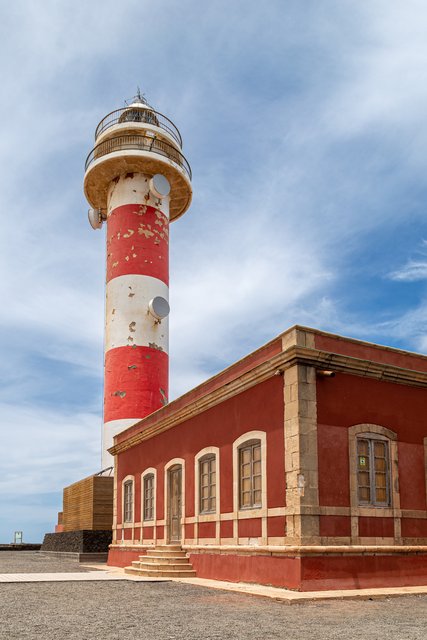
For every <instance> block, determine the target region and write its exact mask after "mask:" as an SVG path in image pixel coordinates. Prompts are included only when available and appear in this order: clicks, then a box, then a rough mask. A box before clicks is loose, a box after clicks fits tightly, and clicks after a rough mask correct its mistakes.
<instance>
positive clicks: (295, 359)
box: [108, 345, 427, 455]
mask: <svg viewBox="0 0 427 640" xmlns="http://www.w3.org/2000/svg"><path fill="white" fill-rule="evenodd" d="M294 365H305V366H308V367H314V368H315V369H328V370H332V371H335V372H340V373H346V374H349V375H355V376H359V377H364V378H372V379H374V380H380V381H382V382H393V383H396V384H404V385H407V386H412V387H422V388H427V372H423V371H414V370H412V369H404V368H401V367H397V366H395V365H391V364H386V363H380V362H374V361H372V360H364V359H362V358H354V357H351V356H344V355H340V354H338V353H330V352H327V351H320V350H318V349H310V348H307V347H301V346H297V345H293V346H291V347H290V348H289V349H287V350H286V351H284V352H282V353H279V354H277V355H276V356H273V357H272V358H270V359H269V360H267V362H263V363H262V364H259V365H257V366H256V367H254V368H253V369H251V370H250V371H248V372H246V373H243V374H242V375H241V376H239V377H238V378H236V379H235V380H232V381H230V382H228V383H226V384H224V385H223V386H221V387H219V388H218V389H214V390H213V391H211V392H209V393H207V394H206V395H205V396H202V397H201V398H198V399H197V400H194V401H192V402H190V403H189V404H187V405H185V406H184V407H181V408H179V409H177V410H176V411H175V412H173V413H171V414H170V415H167V416H165V417H164V418H163V417H161V416H159V420H157V421H156V422H154V424H151V425H147V426H146V427H145V428H144V423H145V422H146V421H148V420H149V419H150V417H151V416H147V418H145V419H144V420H142V421H141V423H140V424H141V431H139V432H138V433H134V434H132V435H130V436H129V438H127V439H126V440H123V441H121V442H119V443H117V444H115V445H114V446H113V447H111V448H110V449H109V450H108V451H109V452H110V453H111V454H112V455H117V454H118V453H121V452H123V451H126V450H127V449H130V448H131V447H134V446H135V445H137V444H139V443H141V442H143V441H144V440H148V439H150V438H153V437H154V436H156V435H159V434H160V433H163V432H164V431H168V430H169V429H172V428H173V427H176V426H177V425H179V424H181V423H182V422H185V421H186V420H189V419H190V418H193V417H194V416H197V415H198V414H200V413H203V412H204V411H206V410H207V409H210V408H211V407H214V406H216V405H217V404H220V403H221V402H224V401H226V400H228V399H229V398H232V397H234V396H236V395H238V394H239V393H242V392H243V391H246V390H247V389H250V388H251V387H253V386H255V385H257V384H260V383H261V382H264V381H265V380H268V379H269V378H271V377H272V376H274V375H281V374H282V373H284V372H285V371H286V369H289V368H290V367H292V366H294Z"/></svg>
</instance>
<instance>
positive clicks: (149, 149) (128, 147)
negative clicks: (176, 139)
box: [85, 134, 191, 180]
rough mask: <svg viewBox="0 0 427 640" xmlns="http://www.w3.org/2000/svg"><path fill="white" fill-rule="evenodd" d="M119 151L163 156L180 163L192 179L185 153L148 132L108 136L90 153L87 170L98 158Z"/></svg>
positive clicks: (86, 165) (177, 163) (86, 164)
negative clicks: (144, 133)
mask: <svg viewBox="0 0 427 640" xmlns="http://www.w3.org/2000/svg"><path fill="white" fill-rule="evenodd" d="M117 151H121V152H124V151H129V152H130V155H132V151H136V152H139V151H142V152H145V153H148V154H149V155H150V156H151V154H153V156H159V155H160V156H163V157H164V158H167V159H168V160H172V161H173V162H174V163H175V164H176V165H178V166H179V167H180V168H181V169H182V170H183V171H184V173H185V174H186V175H187V177H188V178H189V180H191V167H190V165H189V163H188V161H187V160H186V158H185V157H184V156H183V154H182V153H181V152H180V151H178V149H177V148H176V147H175V146H174V145H172V144H171V143H169V142H167V141H166V140H162V139H159V138H156V137H155V135H148V134H146V135H123V136H115V137H114V138H107V139H106V140H104V141H103V142H100V143H99V144H97V145H96V147H95V148H94V149H92V151H91V152H90V153H89V155H88V157H87V159H86V163H85V170H86V171H87V170H88V168H89V167H90V166H91V165H92V164H93V163H94V162H95V161H96V160H99V159H100V158H102V157H103V156H106V155H109V154H111V153H114V152H117Z"/></svg>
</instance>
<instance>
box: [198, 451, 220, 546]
mask: <svg viewBox="0 0 427 640" xmlns="http://www.w3.org/2000/svg"><path fill="white" fill-rule="evenodd" d="M208 455H214V456H215V482H216V487H215V496H216V497H215V511H212V513H200V461H201V459H202V458H204V457H205V456H208ZM220 480H221V476H220V450H219V447H213V446H212V447H205V448H204V449H201V450H200V451H198V452H197V453H196V455H195V457H194V514H195V517H194V538H195V539H196V540H198V539H199V522H212V521H215V522H216V528H215V537H216V542H215V544H219V541H220V519H219V518H220V508H221V481H220Z"/></svg>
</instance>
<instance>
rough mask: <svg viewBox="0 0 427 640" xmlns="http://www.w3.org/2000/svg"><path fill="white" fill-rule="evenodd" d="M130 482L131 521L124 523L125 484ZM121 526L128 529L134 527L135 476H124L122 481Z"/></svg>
mask: <svg viewBox="0 0 427 640" xmlns="http://www.w3.org/2000/svg"><path fill="white" fill-rule="evenodd" d="M129 481H132V520H130V521H129V522H125V484H126V482H129ZM122 526H123V528H124V529H130V528H133V527H134V526H135V476H126V477H125V478H123V480H122Z"/></svg>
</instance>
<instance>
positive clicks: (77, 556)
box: [39, 551, 108, 563]
mask: <svg viewBox="0 0 427 640" xmlns="http://www.w3.org/2000/svg"><path fill="white" fill-rule="evenodd" d="M39 553H40V554H41V555H43V556H46V557H48V558H58V559H61V558H70V559H71V560H77V562H102V563H105V562H107V558H108V553H107V552H105V553H104V552H101V553H100V552H94V553H90V552H83V553H80V552H78V551H39Z"/></svg>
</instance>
